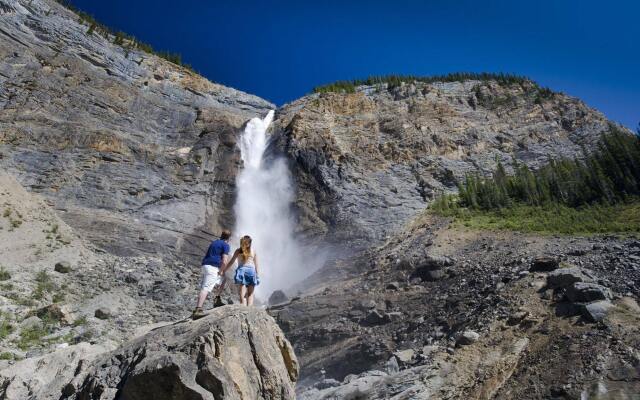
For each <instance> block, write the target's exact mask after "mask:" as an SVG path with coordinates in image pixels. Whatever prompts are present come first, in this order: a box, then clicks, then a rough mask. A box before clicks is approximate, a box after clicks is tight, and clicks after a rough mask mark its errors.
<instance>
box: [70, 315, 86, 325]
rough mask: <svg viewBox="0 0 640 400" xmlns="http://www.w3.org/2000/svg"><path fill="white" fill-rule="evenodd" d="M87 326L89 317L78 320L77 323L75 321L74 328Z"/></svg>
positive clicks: (84, 316)
mask: <svg viewBox="0 0 640 400" xmlns="http://www.w3.org/2000/svg"><path fill="white" fill-rule="evenodd" d="M86 324H87V316H86V315H83V316H82V317H80V318H78V319H76V320H75V321H73V326H76V327H77V326H84V325H86Z"/></svg>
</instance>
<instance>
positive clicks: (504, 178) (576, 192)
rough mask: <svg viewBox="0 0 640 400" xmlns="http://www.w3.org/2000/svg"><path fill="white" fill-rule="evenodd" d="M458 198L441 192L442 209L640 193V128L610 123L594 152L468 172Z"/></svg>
mask: <svg viewBox="0 0 640 400" xmlns="http://www.w3.org/2000/svg"><path fill="white" fill-rule="evenodd" d="M458 192H459V193H458V196H457V199H456V198H454V197H452V196H441V197H440V198H438V199H437V200H436V204H435V207H436V208H438V209H440V210H446V209H451V208H455V207H459V206H462V207H467V208H469V209H473V210H487V211H490V210H498V209H502V208H508V207H511V206H514V205H523V204H524V205H530V206H545V205H558V204H559V205H563V206H567V207H573V208H577V207H580V206H588V205H613V204H616V203H621V202H628V201H632V200H637V199H639V198H640V132H639V134H638V135H634V134H630V133H628V132H626V131H623V130H622V129H620V128H619V127H617V126H615V125H610V126H609V129H608V131H607V132H606V133H604V134H603V135H602V137H601V140H600V141H599V143H598V145H597V147H596V148H595V149H594V150H593V151H590V152H589V151H587V150H586V149H583V156H582V157H581V158H574V159H567V158H563V159H559V160H552V159H550V160H549V162H548V163H547V164H546V165H545V166H543V167H542V168H540V169H538V170H531V169H530V168H529V167H528V166H527V165H525V164H522V163H518V162H517V161H514V164H513V174H511V175H509V174H507V172H506V170H505V168H504V166H503V165H502V163H498V165H497V167H496V169H495V171H494V172H493V173H492V174H491V176H489V177H485V176H481V175H480V174H479V173H475V174H470V175H467V176H466V179H465V180H464V181H462V182H459V183H458Z"/></svg>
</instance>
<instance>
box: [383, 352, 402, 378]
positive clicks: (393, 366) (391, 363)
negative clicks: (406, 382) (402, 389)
mask: <svg viewBox="0 0 640 400" xmlns="http://www.w3.org/2000/svg"><path fill="white" fill-rule="evenodd" d="M386 370H387V374H389V375H391V374H395V373H398V371H400V365H398V359H397V358H396V357H395V356H391V358H389V360H388V361H387V364H386Z"/></svg>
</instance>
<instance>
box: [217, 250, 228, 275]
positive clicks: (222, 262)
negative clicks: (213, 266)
mask: <svg viewBox="0 0 640 400" xmlns="http://www.w3.org/2000/svg"><path fill="white" fill-rule="evenodd" d="M228 258H229V257H228V256H227V255H226V254H223V255H222V260H220V270H218V275H220V276H222V275H224V272H225V271H226V270H227V269H226V268H225V267H226V266H227V259H228Z"/></svg>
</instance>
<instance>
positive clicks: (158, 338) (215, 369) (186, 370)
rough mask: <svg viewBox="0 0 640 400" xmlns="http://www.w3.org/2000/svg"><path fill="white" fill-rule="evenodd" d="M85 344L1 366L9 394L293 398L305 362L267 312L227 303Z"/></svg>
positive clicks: (1, 384) (2, 385) (0, 385)
mask: <svg viewBox="0 0 640 400" xmlns="http://www.w3.org/2000/svg"><path fill="white" fill-rule="evenodd" d="M96 347H97V346H93V347H92V346H89V345H87V344H86V343H84V344H80V345H76V346H71V347H69V348H65V349H62V350H61V351H59V352H56V353H53V354H50V355H47V356H43V357H38V358H32V359H29V360H25V361H23V362H21V363H18V364H16V365H15V366H14V367H13V368H11V369H3V370H1V371H0V389H1V390H2V398H3V399H10V400H13V399H15V400H18V399H27V398H28V399H88V398H91V399H104V400H107V399H109V400H111V399H120V398H124V399H132V400H135V399H139V400H142V399H154V400H162V399H167V400H169V399H194V400H214V399H223V398H224V399H273V400H289V399H294V398H295V394H294V386H295V382H296V379H297V377H298V363H297V360H296V356H295V354H294V353H293V351H292V349H291V345H290V344H289V342H288V341H287V339H286V338H285V337H284V336H283V334H282V332H281V331H280V329H279V328H278V326H277V325H276V324H275V323H274V321H273V319H272V318H270V317H269V316H268V315H267V314H266V313H264V312H263V311H260V310H258V309H255V308H247V307H243V306H226V307H222V308H218V309H216V310H214V311H212V312H211V313H210V314H209V315H207V316H206V317H204V318H202V319H200V320H197V321H191V319H186V320H182V321H178V322H175V323H172V324H166V325H165V326H162V327H158V328H156V329H154V330H153V331H151V332H150V333H148V334H146V335H144V336H141V337H138V338H136V339H135V340H132V341H130V342H129V343H127V344H126V345H124V346H122V347H120V348H119V349H117V350H115V351H112V352H106V353H101V352H100V350H102V349H99V348H96Z"/></svg>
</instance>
